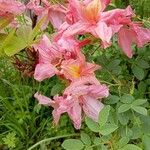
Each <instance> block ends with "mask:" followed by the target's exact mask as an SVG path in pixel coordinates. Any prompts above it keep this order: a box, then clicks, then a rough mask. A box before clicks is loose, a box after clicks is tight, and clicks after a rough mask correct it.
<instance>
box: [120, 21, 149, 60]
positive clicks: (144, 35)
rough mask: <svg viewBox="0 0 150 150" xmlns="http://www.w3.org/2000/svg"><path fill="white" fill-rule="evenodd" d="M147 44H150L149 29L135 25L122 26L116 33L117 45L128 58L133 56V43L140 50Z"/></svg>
mask: <svg viewBox="0 0 150 150" xmlns="http://www.w3.org/2000/svg"><path fill="white" fill-rule="evenodd" d="M148 42H150V29H145V28H142V27H141V26H140V25H139V24H137V23H131V24H130V25H129V26H124V27H122V28H121V29H120V30H119V32H118V44H119V46H120V47H121V48H122V50H123V52H124V53H125V54H126V55H127V56H128V57H129V58H132V56H133V51H132V45H133V43H135V44H137V46H138V47H139V48H140V47H143V46H144V45H145V44H146V43H148Z"/></svg>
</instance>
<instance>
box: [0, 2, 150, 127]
mask: <svg viewBox="0 0 150 150" xmlns="http://www.w3.org/2000/svg"><path fill="white" fill-rule="evenodd" d="M110 2H111V0H67V1H65V2H63V4H60V3H55V4H54V3H51V2H49V1H48V0H30V2H29V3H28V4H27V5H26V6H25V5H23V4H21V3H20V2H17V1H14V0H7V1H4V0H0V17H4V18H6V19H7V20H8V23H10V22H11V23H12V22H13V21H14V16H16V15H18V14H20V13H22V12H23V11H25V9H26V10H30V11H31V12H32V13H33V14H35V15H36V16H37V21H38V20H41V18H43V17H45V18H46V19H45V20H44V23H43V26H42V27H41V28H42V30H45V29H46V27H47V26H48V24H49V23H51V25H52V26H53V28H54V30H55V31H56V32H55V34H54V35H53V37H52V38H51V40H50V39H49V37H48V36H47V34H43V35H42V37H41V38H40V40H39V41H38V42H36V43H34V44H32V48H34V50H35V51H36V52H38V63H37V65H36V67H35V71H34V78H35V79H36V80H38V81H40V82H41V81H43V80H45V79H47V78H51V77H53V76H54V75H57V76H59V77H61V79H63V80H67V81H68V83H69V85H68V87H66V89H65V90H64V92H63V94H62V95H61V96H59V95H56V96H54V98H53V100H52V99H50V98H48V97H46V96H44V95H41V94H40V93H36V94H35V98H37V99H38V101H39V103H40V104H43V105H48V106H51V107H53V108H54V110H53V112H52V114H53V117H54V122H55V123H56V124H58V122H59V118H60V116H61V114H63V113H67V114H68V115H69V117H70V119H71V120H72V121H73V124H74V127H75V128H76V129H79V128H80V127H81V122H82V118H83V116H84V114H85V115H86V116H88V117H90V118H92V119H93V120H94V121H98V115H99V112H100V111H101V109H102V108H103V104H102V103H101V101H100V100H101V99H102V98H105V97H107V96H108V95H109V89H108V87H107V86H106V85H104V84H101V83H100V82H99V81H98V80H97V79H96V77H95V74H94V72H95V71H96V70H97V69H100V68H101V67H100V66H99V65H96V64H94V63H90V62H87V61H86V58H85V56H84V54H83V53H82V51H81V48H82V47H83V46H85V45H87V44H89V43H90V42H91V39H90V38H89V35H90V37H92V39H95V40H97V41H98V42H99V45H100V46H101V47H102V48H104V49H105V48H107V47H109V46H110V45H111V44H112V43H111V39H112V37H113V36H116V38H117V39H118V45H119V47H120V48H121V49H122V50H123V52H124V53H125V54H126V55H127V56H128V57H129V58H132V56H133V51H132V45H133V44H137V46H138V47H142V46H143V45H145V44H146V43H148V42H150V30H149V29H146V28H143V27H142V24H141V23H139V22H137V21H133V18H135V14H134V12H133V10H132V8H131V7H130V6H128V7H127V8H126V9H113V10H106V7H107V6H108V5H109V4H110ZM134 20H135V19H134ZM0 27H1V26H0ZM79 35H84V37H85V38H84V40H79V39H78V36H79Z"/></svg>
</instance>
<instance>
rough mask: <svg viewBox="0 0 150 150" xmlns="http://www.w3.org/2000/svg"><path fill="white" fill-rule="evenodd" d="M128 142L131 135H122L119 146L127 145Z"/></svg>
mask: <svg viewBox="0 0 150 150" xmlns="http://www.w3.org/2000/svg"><path fill="white" fill-rule="evenodd" d="M128 142H129V137H126V136H125V137H122V138H121V139H120V140H119V142H118V146H119V148H121V147H123V146H125V145H126V144H128Z"/></svg>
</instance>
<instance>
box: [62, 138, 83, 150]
mask: <svg viewBox="0 0 150 150" xmlns="http://www.w3.org/2000/svg"><path fill="white" fill-rule="evenodd" d="M62 147H63V148H64V149H66V150H82V149H83V148H84V145H83V143H82V142H81V141H80V140H77V139H68V140H65V141H64V142H63V143H62Z"/></svg>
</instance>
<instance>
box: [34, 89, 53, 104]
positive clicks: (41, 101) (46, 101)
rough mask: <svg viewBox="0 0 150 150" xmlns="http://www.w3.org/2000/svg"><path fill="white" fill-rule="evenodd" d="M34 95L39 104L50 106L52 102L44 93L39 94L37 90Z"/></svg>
mask: <svg viewBox="0 0 150 150" xmlns="http://www.w3.org/2000/svg"><path fill="white" fill-rule="evenodd" d="M34 97H35V98H36V99H37V100H38V101H39V104H42V105H47V106H51V105H53V103H54V102H53V101H52V100H51V99H50V98H48V97H46V96H44V95H41V94H39V93H38V92H37V93H35V94H34Z"/></svg>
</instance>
